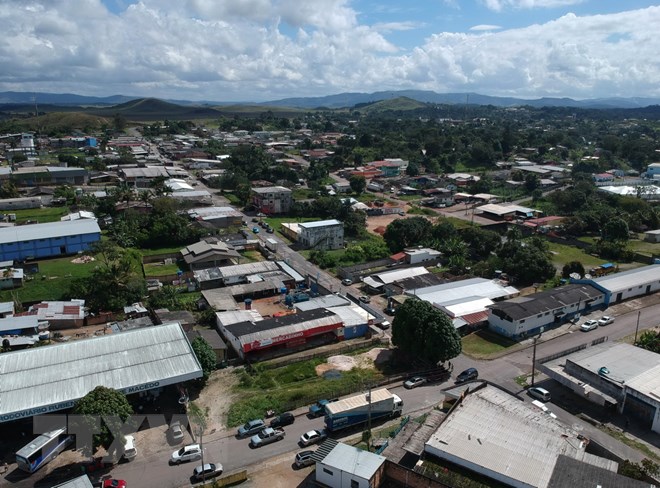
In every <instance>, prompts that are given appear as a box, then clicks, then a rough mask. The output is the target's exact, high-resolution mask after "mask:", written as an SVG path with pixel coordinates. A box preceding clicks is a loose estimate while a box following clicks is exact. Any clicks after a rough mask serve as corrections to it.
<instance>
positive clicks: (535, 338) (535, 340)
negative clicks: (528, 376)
mask: <svg viewBox="0 0 660 488" xmlns="http://www.w3.org/2000/svg"><path fill="white" fill-rule="evenodd" d="M541 335H543V327H541V330H540V331H539V335H537V336H536V337H534V348H533V349H532V386H534V376H535V373H536V343H537V342H538V340H539V339H540V338H541Z"/></svg>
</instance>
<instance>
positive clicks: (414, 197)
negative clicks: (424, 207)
mask: <svg viewBox="0 0 660 488" xmlns="http://www.w3.org/2000/svg"><path fill="white" fill-rule="evenodd" d="M396 198H397V199H398V200H402V201H404V202H414V201H415V200H421V199H422V198H424V197H422V195H397V197H396Z"/></svg>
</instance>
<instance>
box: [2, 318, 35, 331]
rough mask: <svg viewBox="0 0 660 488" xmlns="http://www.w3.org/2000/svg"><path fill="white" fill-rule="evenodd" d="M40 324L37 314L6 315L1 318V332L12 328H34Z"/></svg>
mask: <svg viewBox="0 0 660 488" xmlns="http://www.w3.org/2000/svg"><path fill="white" fill-rule="evenodd" d="M37 325H39V319H38V317H37V316H36V315H22V316H20V317H6V318H4V319H0V334H2V333H3V332H7V331H10V330H18V329H34V328H36V327H37Z"/></svg>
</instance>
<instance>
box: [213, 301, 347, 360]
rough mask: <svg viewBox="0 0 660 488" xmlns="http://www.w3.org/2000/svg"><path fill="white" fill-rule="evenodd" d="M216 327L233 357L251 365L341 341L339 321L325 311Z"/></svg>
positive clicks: (339, 319)
mask: <svg viewBox="0 0 660 488" xmlns="http://www.w3.org/2000/svg"><path fill="white" fill-rule="evenodd" d="M226 313H230V312H226ZM217 324H218V327H219V330H220V332H221V334H222V335H223V337H224V338H225V340H226V341H227V342H229V344H230V345H231V346H232V348H233V349H234V350H235V351H236V354H238V356H239V357H241V358H242V359H251V360H253V361H256V360H259V359H264V358H266V357H275V356H281V355H284V354H290V353H292V352H296V351H298V350H302V349H307V348H309V347H315V346H318V345H322V344H327V343H331V342H335V341H338V340H343V338H344V324H343V323H342V319H341V318H340V317H339V316H338V315H337V314H336V313H334V312H331V311H328V310H309V311H307V312H298V313H295V314H291V315H285V316H283V317H274V318H270V319H264V320H259V321H251V320H246V321H243V322H236V323H233V324H226V323H221V321H220V320H218V321H217Z"/></svg>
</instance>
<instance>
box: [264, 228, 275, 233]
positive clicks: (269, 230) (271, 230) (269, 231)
mask: <svg viewBox="0 0 660 488" xmlns="http://www.w3.org/2000/svg"><path fill="white" fill-rule="evenodd" d="M266 232H267V233H269V234H274V233H275V231H274V230H273V228H272V227H268V228H267V229H266Z"/></svg>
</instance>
